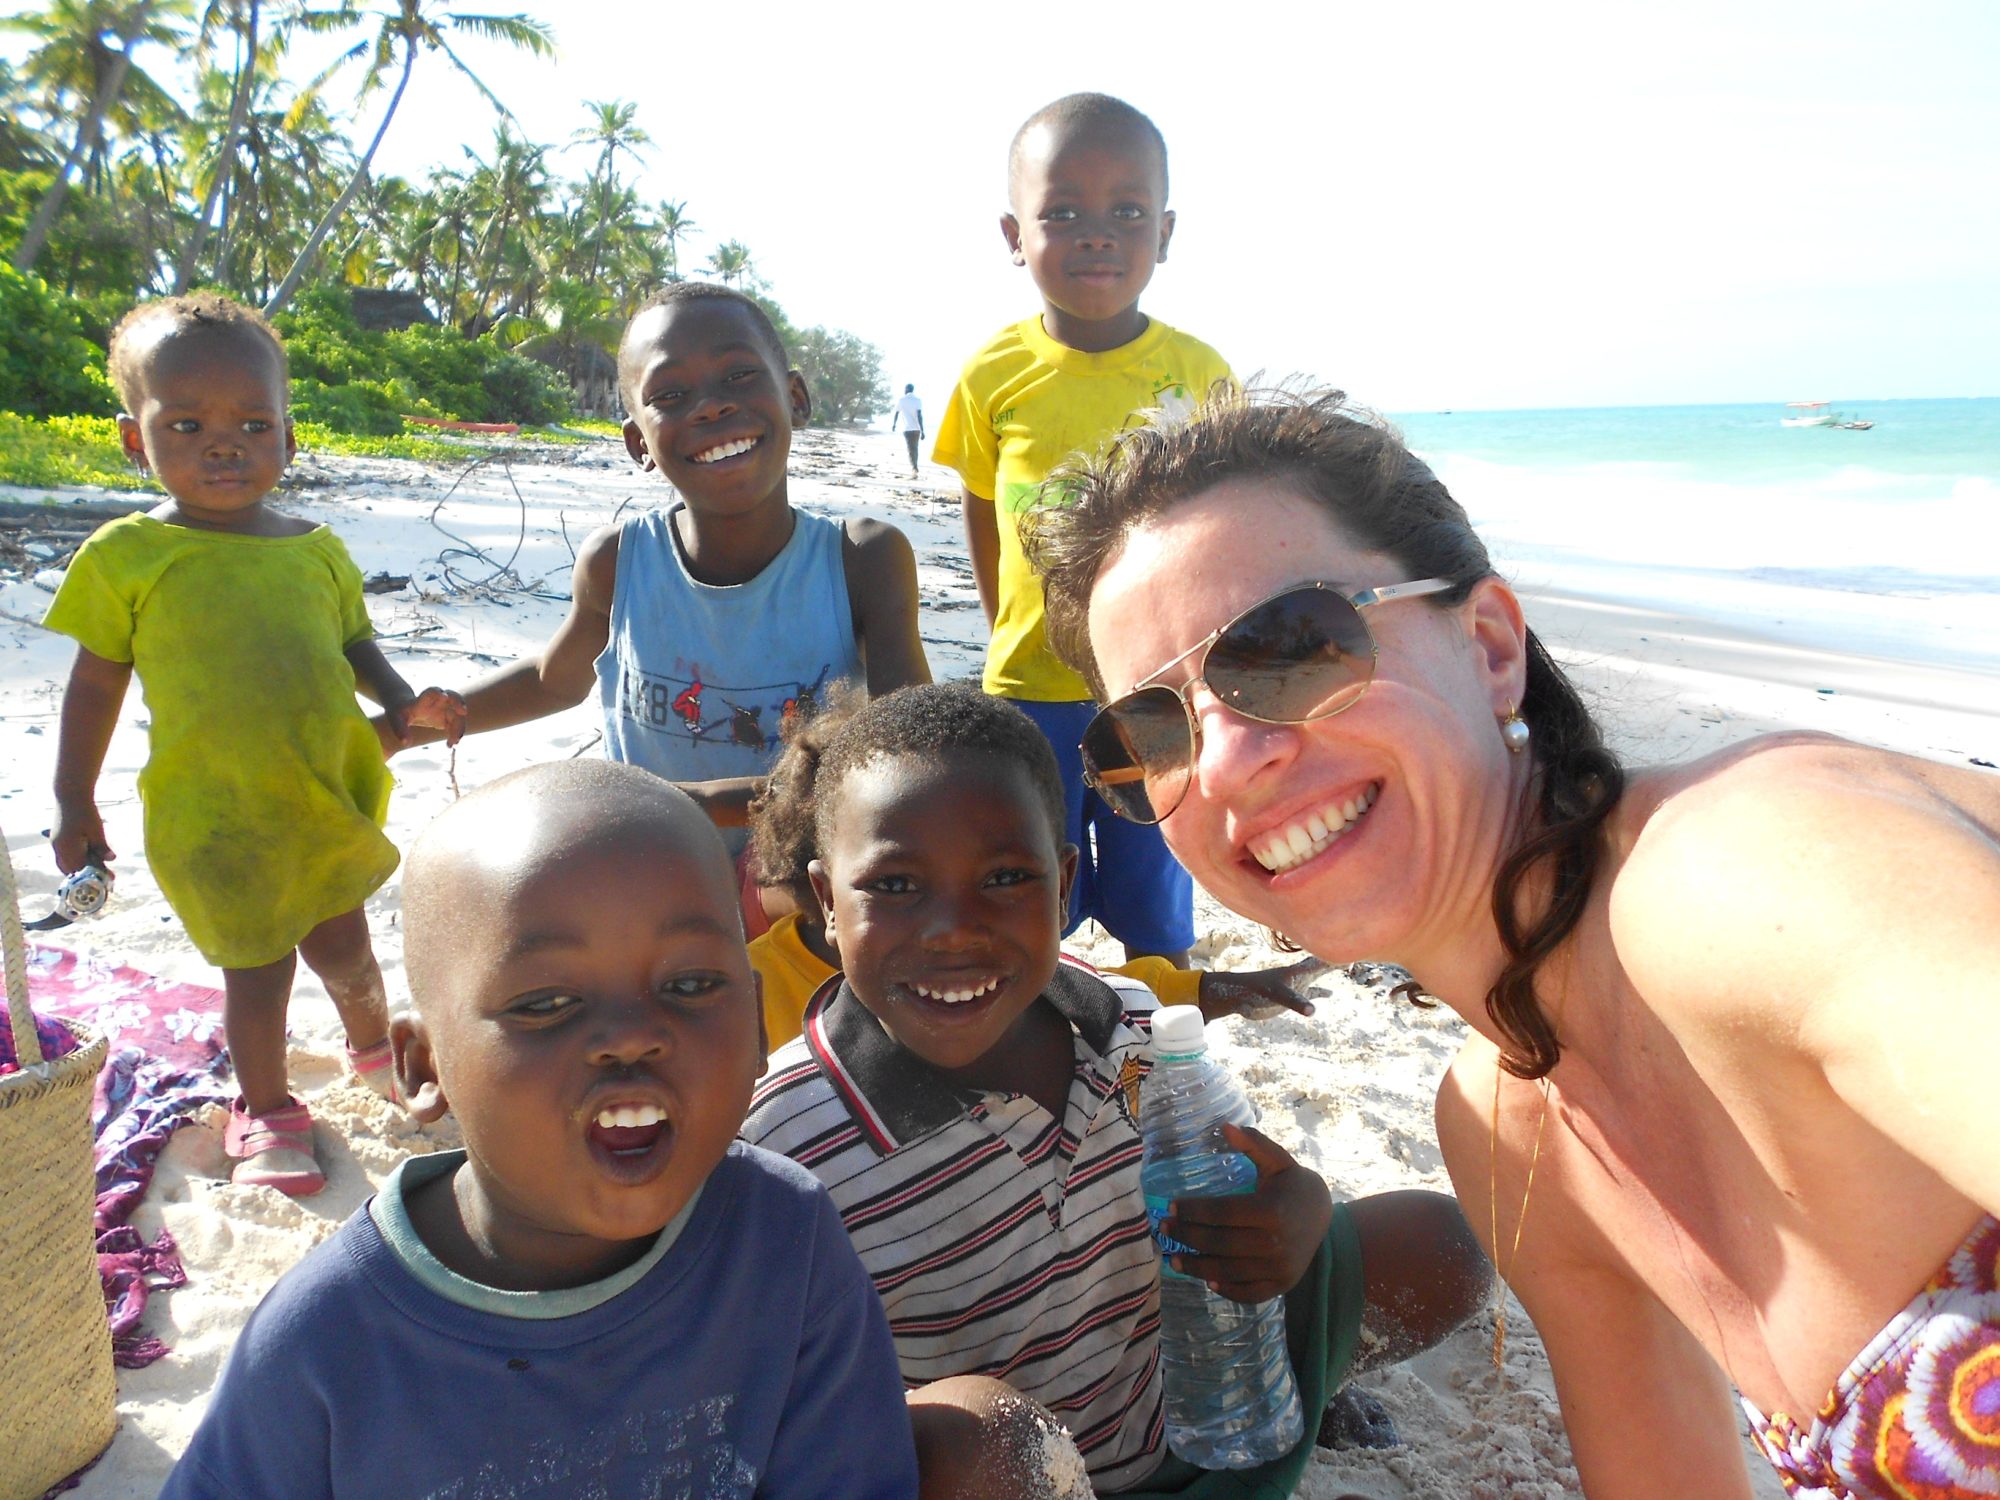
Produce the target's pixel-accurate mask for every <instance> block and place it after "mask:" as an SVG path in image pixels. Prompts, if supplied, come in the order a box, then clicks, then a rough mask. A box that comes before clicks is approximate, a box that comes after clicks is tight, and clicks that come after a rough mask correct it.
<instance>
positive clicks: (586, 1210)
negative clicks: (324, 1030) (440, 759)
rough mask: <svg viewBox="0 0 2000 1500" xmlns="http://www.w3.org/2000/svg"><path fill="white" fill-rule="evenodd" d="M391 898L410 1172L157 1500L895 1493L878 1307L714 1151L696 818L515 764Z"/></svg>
mask: <svg viewBox="0 0 2000 1500" xmlns="http://www.w3.org/2000/svg"><path fill="white" fill-rule="evenodd" d="M408 871H409V873H408V876H407V878H406V880H405V884H404V902H405V923H406V931H407V938H406V950H407V961H408V968H409V976H410V987H411V991H412V993H413V994H414V995H415V997H416V1001H417V1005H418V1009H419V1015H418V1016H417V1017H415V1018H408V1017H406V1018H401V1019H399V1020H398V1021H397V1022H396V1025H395V1030H394V1040H395V1050H396V1061H397V1069H398V1078H399V1082H400V1083H401V1085H402V1089H403V1095H404V1097H405V1098H406V1099H408V1100H409V1101H410V1106H411V1109H412V1112H413V1113H414V1114H416V1115H417V1117H418V1118H419V1119H422V1120H435V1119H437V1118H439V1117H440V1116H442V1115H443V1114H444V1113H445V1111H446V1109H447V1108H449V1109H450V1110H451V1111H452V1113H453V1114H454V1115H455V1116H456V1118H457V1120H458V1122H459V1126H460V1128H461V1130H462V1131H463V1133H464V1138H465V1149H464V1150H462V1151H445V1152H439V1153H437V1154H435V1155H432V1156H422V1157H415V1158H412V1159H411V1160H409V1161H406V1162H404V1163H403V1165H402V1166H401V1167H399V1168H398V1169H397V1171H396V1173H395V1175H394V1176H393V1177H392V1178H391V1179H390V1180H389V1182H388V1183H387V1184H385V1186H384V1187H383V1189H382V1191H381V1192H380V1193H378V1194H377V1195H376V1196H375V1197H374V1198H373V1199H371V1200H370V1201H369V1203H368V1205H367V1207H366V1208H365V1209H364V1210H363V1211H362V1212H360V1213H358V1214H356V1215H355V1216H354V1217H353V1218H352V1219H350V1220H349V1221H348V1222H347V1224H346V1225H344V1226H343V1227H342V1228H341V1229H340V1231H339V1232H338V1233H337V1234H336V1235H335V1236H334V1237H333V1238H332V1239H331V1240H329V1241H328V1242H327V1243H325V1244H323V1245H321V1246H320V1247H319V1248H318V1249H317V1250H315V1251H314V1252H313V1253H312V1254H311V1255H310V1256H308V1257H307V1258H306V1260H305V1261H304V1262H302V1263H301V1264H300V1265H299V1266H298V1267H297V1268H296V1269H295V1270H293V1271H292V1272H290V1273H289V1274H288V1275H286V1276H285V1277H284V1278H283V1279H282V1280H281V1281H280V1282H279V1283H278V1285H277V1286H276V1287H275V1288H274V1289H273V1290H272V1292H271V1294H270V1295H269V1296H268V1297H267V1298H265V1300H264V1302H263V1304H262V1305H261V1306H260V1307H259V1308H258V1309H257V1311H256V1313H255V1314H253V1315H252V1317H251V1319H250V1321H249V1323H248V1324H247V1325H246V1326H245V1328H244V1331H243V1336H242V1338H241V1339H240V1340H239V1342H238V1343H237V1345H236V1348H235V1351H234V1353H233V1354H232V1355H231V1356H230V1360H229V1363H228V1365H227V1367H226V1368H225V1369H224V1371H223V1375H222V1379H221V1382H220V1383H219V1385H218V1386H217V1388H216V1392H215V1396H214V1399H213V1401H212V1403H211V1405H210V1407H209V1411H208V1415H207V1416H206V1418H205V1419H204V1420H203V1422H202V1424H201V1427H200V1429H199V1430H198V1431H197V1432H196V1433H195V1436H194V1439H193V1441H192V1442H191V1443H190V1445H189V1447H188V1450H187V1452H186V1454H185V1455H184V1456H183V1458H182V1459H181V1462H180V1464H179V1466H178V1467H177V1468H176V1469H175V1470H174V1472H173V1475H172V1476H171V1477H170V1478H169V1480H168V1482H167V1487H166V1489H165V1491H164V1492H163V1497H164V1500H188V1497H194V1496H201V1497H216V1496H243V1497H249V1496H271V1495H285V1496H287V1497H308V1496H356V1497H369V1500H374V1497H379V1496H383V1495H391V1494H394V1495H411V1496H447V1495H472V1494H508V1495H524V1496H525V1495H548V1496H551V1497H554V1496H559V1495H560V1496H571V1495H582V1494H606V1495H611V1494H621V1495H622V1494H630V1495H638V1494H649V1495H650V1494H661V1495H664V1494H681V1495H694V1496H743V1497H747V1496H749V1495H751V1494H752V1493H755V1494H757V1495H759V1496H773V1497H776V1496H785V1495H793V1496H800V1497H808V1496H824V1495H832V1494H839V1495H843V1496H880V1497H884V1500H906V1497H909V1496H912V1495H914V1494H915V1493H916V1460H915V1454H914V1450H913V1447H912V1442H911V1437H910V1419H909V1416H908V1413H907V1410H906V1408H905V1406H904V1401H903V1393H902V1381H901V1379H900V1378H899V1376H898V1374H897V1368H896V1356H895V1351H894V1348H893V1347H892V1345H891V1343H890V1339H889V1332H888V1328H887V1325H886V1324H885V1322H884V1320H883V1315H882V1309H881V1305H880V1303H879V1302H878V1301H877V1299H876V1297H875V1294H874V1292H873V1290H872V1289H871V1288H870V1286H869V1283H868V1279H867V1277H866V1275H865V1273H864V1272H863V1271H862V1269H861V1264H860V1262H859V1260H858V1259H857V1258H856V1256H855V1253H854V1250H853V1248H852V1247H851V1246H850V1245H849V1243H848V1240H847V1236H846V1234H845V1232H844V1231H843V1230H842V1228H841V1223H840V1219H839V1217H838V1215H836V1214H835V1212H834V1211H833V1207H832V1205H831V1203H830V1202H829V1201H828V1199H827V1196H826V1193H825V1192H824V1191H823V1190H822V1189H820V1188H819V1187H818V1185H817V1184H816V1183H815V1182H814V1180H813V1179H812V1177H811V1176H810V1174H808V1173H806V1172H805V1171H804V1170H803V1169H801V1168H798V1167H795V1166H793V1165H792V1164H791V1163H790V1162H787V1161H784V1160H782V1159H780V1158H777V1157H774V1156H771V1155H769V1154H767V1153H765V1152H762V1151H759V1150H756V1149H755V1148H753V1147H749V1146H745V1145H742V1144H741V1143H737V1142H735V1141H734V1139H733V1138H734V1136H735V1134H736V1130H737V1127H738V1125H739V1124H741V1122H742V1119H743V1115H744V1111H745V1110H746V1109H747V1107H748V1105H749V1101H750V1090H751V1085H752V1083H753V1082H754V1080H755V1079H756V1077H757V1074H758V1072H759V1071H760V1069H761V1067H762V1062H763V1044H762V1027H761V1020H760V1016H761V1013H760V1010H759V1007H758V1004H757V991H756V984H755V981H754V979H753V977H752V974H751V970H750V963H749V959H748V956H747V955H746V953H745V952H744V945H743V933H742V927H741V925H740V922H739V919H738V916H737V911H736V893H735V886H734V883H733V881H732V879H731V877H730V870H729V862H728V860H727V858H726V856H725V855H724V852H723V849H722V844H721V840H720V838H719V836H718V835H717V833H716V832H715V830H714V828H713V827H711V826H710V825H709V823H708V822H707V820H706V819H705V818H704V817H703V816H702V814H701V813H700V811H699V810H698V809H697V808H696V807H695V805H694V803H693V802H691V801H690V800H689V799H688V798H687V797H686V796H685V795H684V794H682V793H681V792H679V791H677V790H675V789H674V788H673V787H671V786H669V785H668V784H667V783H665V782H663V781H661V780H660V779H659V778H657V777H655V776H653V775H652V774H651V773H649V772H646V771H642V770H639V769H638V768H637V767H633V766H623V765H617V764H613V763H608V762H592V761H570V762H565V763H559V764H556V765H544V766H535V767H531V768H529V769H528V770H525V771H521V772H517V773H516V774H514V775H512V776H509V777H506V778H503V779H502V780H500V781H498V782H495V783H493V784H492V785H491V786H488V787H486V788H484V789H482V790H481V791H479V792H476V793H474V794H473V795H472V796H470V797H467V798H466V799H465V800H463V801H461V802H459V803H456V804H454V805H453V806H452V808H451V809H450V810H448V811H447V812H446V813H445V814H444V815H443V816H442V817H441V818H439V819H438V820H437V821H436V822H435V823H433V824H432V825H431V827H430V828H429V829H428V830H426V832H425V833H424V835H423V836H422V838H421V839H420V840H419V841H418V843H417V845H416V847H415V848H414V849H413V850H412V852H411V856H410V862H409V866H408Z"/></svg>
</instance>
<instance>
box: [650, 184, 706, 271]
mask: <svg viewBox="0 0 2000 1500" xmlns="http://www.w3.org/2000/svg"><path fill="white" fill-rule="evenodd" d="M655 222H656V223H657V224H658V225H659V226H660V233H661V235H662V236H663V237H664V238H665V239H666V242H667V266H668V268H669V279H670V280H673V281H679V280H680V277H681V241H682V240H684V239H686V238H687V237H688V236H689V235H691V234H693V233H694V231H695V227H696V226H695V222H694V220H693V218H692V217H690V216H689V214H688V211H687V203H686V201H685V200H678V201H677V200H674V199H666V198H663V199H661V200H660V209H659V218H658V219H657V220H655Z"/></svg>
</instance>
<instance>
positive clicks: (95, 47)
mask: <svg viewBox="0 0 2000 1500" xmlns="http://www.w3.org/2000/svg"><path fill="white" fill-rule="evenodd" d="M156 10H157V11H160V12H162V17H161V18H158V19H156V18H155V16H154V12H155V11H156ZM185 10H186V0H132V3H129V4H120V3H118V0H49V7H48V9H47V10H45V11H41V12H39V13H36V12H29V13H26V14H22V15H16V16H4V17H0V27H5V28H6V29H7V30H9V31H21V32H26V33H27V34H28V35H30V36H32V37H35V38H37V39H38V40H39V42H40V45H39V46H37V47H35V48H34V50H33V51H31V52H30V53H29V54H28V56H27V57H26V58H25V59H24V60H23V62H22V67H21V72H22V76H23V77H24V78H25V79H27V80H28V81H29V82H31V83H34V84H38V85H40V86H41V88H42V90H43V94H44V103H43V106H42V108H43V112H44V113H45V114H47V115H48V116H50V117H51V118H62V117H65V116H72V115H73V116H75V118H76V121H77V126H76V136H75V138H74V139H73V140H72V142H71V143H70V147H69V150H68V152H67V153H66V154H65V155H64V157H63V159H62V161H61V163H60V164H59V165H58V166H57V167H56V174H55V178H54V180H52V181H51V182H50V183H49V186H48V190H47V191H46V192H45V193H43V195H42V201H41V202H40V203H39V204H37V205H36V207H35V215H34V217H33V218H32V219H31V220H29V222H28V227H27V230H26V231H25V232H24V233H23V234H22V236H21V243H20V244H19V245H18V246H17V247H16V248H15V251H14V269H15V270H17V271H26V270H29V269H31V268H32V267H33V266H34V264H35V262H36V261H37V260H38V259H39V258H40V257H41V253H42V247H43V246H44V245H45V244H47V243H48V238H49V231H50V230H51V229H53V228H54V227H55V221H56V214H57V213H58V212H60V211H61V209H62V205H63V199H64V198H65V197H67V196H68V194H69V185H70V179H71V178H72V177H73V176H74V175H75V174H76V169H77V167H78V166H79V165H81V164H83V163H84V162H85V160H86V159H88V160H89V161H90V163H91V169H92V172H93V174H95V175H99V176H101V175H102V173H103V170H104V157H103V131H104V122H105V119H106V118H107V117H108V116H110V115H111V114H112V112H113V111H114V110H115V109H116V108H117V107H118V105H119V102H120V100H121V98H122V97H123V96H124V95H125V94H126V93H127V92H128V91H129V92H131V93H133V94H135V95H137V94H144V95H146V96H148V99H149V101H150V102H151V103H152V104H153V105H154V106H155V107H156V108H160V109H162V110H168V109H171V108H173V107H174V106H173V104H172V100H171V99H170V98H169V97H168V95H167V94H166V92H165V90H163V89H161V88H160V86H159V85H158V84H156V83H154V82H153V81H152V79H150V78H148V77H147V76H146V75H145V74H144V73H143V72H141V71H139V70H137V69H135V68H134V67H133V66H132V52H133V49H134V48H136V47H138V46H139V45H140V44H141V43H143V42H160V43H172V42H177V41H178V40H179V37H180V33H179V32H178V31H177V30H176V29H175V28H174V26H173V24H172V17H173V16H174V15H175V14H177V13H182V12H185ZM107 36H108V37H109V38H110V39H115V41H116V42H117V45H116V46H115V47H114V46H112V45H110V42H109V41H108V40H107ZM79 106H80V108H79Z"/></svg>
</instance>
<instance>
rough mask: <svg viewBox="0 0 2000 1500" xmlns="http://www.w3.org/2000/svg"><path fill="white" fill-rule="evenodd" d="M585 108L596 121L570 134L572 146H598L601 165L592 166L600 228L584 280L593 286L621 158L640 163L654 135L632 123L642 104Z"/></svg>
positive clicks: (591, 190) (598, 103)
mask: <svg viewBox="0 0 2000 1500" xmlns="http://www.w3.org/2000/svg"><path fill="white" fill-rule="evenodd" d="M584 108H585V109H588V110H589V111H590V112H591V115H592V117H593V118H592V120H591V123H590V124H589V125H586V126H584V127H583V128H582V129H581V130H576V131H572V132H571V133H570V138H569V140H570V144H571V145H572V146H596V147H597V148H598V151H597V164H596V166H594V167H593V168H592V169H591V173H590V177H589V179H588V188H587V190H586V195H585V196H586V198H588V199H594V200H595V202H594V203H593V204H592V208H593V209H594V211H595V212H596V213H597V214H598V216H599V217H598V219H597V229H596V232H595V233H594V234H592V235H591V239H590V266H589V269H588V270H586V271H585V272H584V278H583V279H584V281H585V282H586V283H587V284H589V285H592V286H595V285H596V284H597V274H598V270H599V268H600V266H601V265H602V262H603V259H604V220H603V213H604V211H605V210H606V209H607V208H608V207H609V206H610V205H611V204H612V202H614V201H615V199H616V196H617V181H618V177H617V172H618V157H619V156H620V154H623V155H626V156H629V157H631V158H632V160H633V161H634V162H635V163H636V162H637V161H638V160H639V157H640V153H641V152H642V151H643V150H644V149H645V148H646V147H647V146H650V145H652V143H653V138H652V137H651V136H649V135H647V134H646V132H645V131H643V130H641V129H640V128H639V127H638V126H637V125H634V124H633V123H632V122H633V120H634V119H636V118H637V117H638V114H639V106H638V105H636V104H632V103H629V102H628V101H625V100H622V99H613V100H610V101H609V102H606V101H603V100H597V99H591V100H586V101H585V103H584Z"/></svg>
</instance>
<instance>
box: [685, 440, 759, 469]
mask: <svg viewBox="0 0 2000 1500" xmlns="http://www.w3.org/2000/svg"><path fill="white" fill-rule="evenodd" d="M762 441H763V439H762V438H754V437H742V438H736V439H734V440H733V441H731V442H727V443H717V444H716V445H715V446H714V447H713V448H704V449H702V450H701V452H699V453H697V454H695V455H694V460H693V461H694V462H695V463H698V464H719V463H721V462H722V461H723V460H724V459H725V458H735V457H737V456H738V455H740V454H744V453H748V452H749V451H750V450H751V449H752V448H754V447H756V446H757V445H758V444H759V443H760V442H762Z"/></svg>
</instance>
